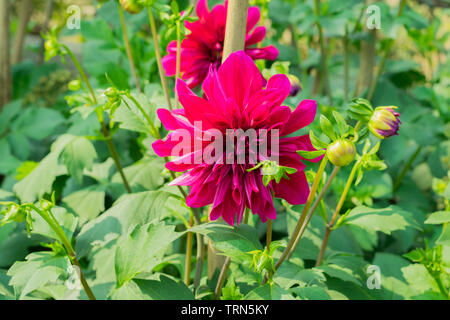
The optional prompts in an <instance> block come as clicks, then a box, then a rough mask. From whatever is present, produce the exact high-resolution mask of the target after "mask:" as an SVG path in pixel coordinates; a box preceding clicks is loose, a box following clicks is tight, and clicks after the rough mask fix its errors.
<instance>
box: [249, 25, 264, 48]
mask: <svg viewBox="0 0 450 320" xmlns="http://www.w3.org/2000/svg"><path fill="white" fill-rule="evenodd" d="M265 36H266V27H263V26H259V27H256V28H255V30H253V31H252V32H251V33H249V34H248V35H247V37H246V39H245V46H246V47H247V46H251V45H254V44H256V43H258V42H261V41H263V40H264V37H265Z"/></svg>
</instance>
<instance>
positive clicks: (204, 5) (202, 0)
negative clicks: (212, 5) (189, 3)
mask: <svg viewBox="0 0 450 320" xmlns="http://www.w3.org/2000/svg"><path fill="white" fill-rule="evenodd" d="M195 13H197V17H199V19H200V20H202V21H204V20H205V19H206V17H207V15H208V14H209V10H208V1H207V0H198V3H197V6H196V7H195Z"/></svg>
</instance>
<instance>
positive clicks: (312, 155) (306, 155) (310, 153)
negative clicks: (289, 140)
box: [297, 150, 327, 159]
mask: <svg viewBox="0 0 450 320" xmlns="http://www.w3.org/2000/svg"><path fill="white" fill-rule="evenodd" d="M325 152H327V151H326V150H316V151H306V150H299V151H297V153H298V154H299V155H301V156H302V157H303V158H305V159H314V158H317V157H320V156H321V155H323V154H325Z"/></svg>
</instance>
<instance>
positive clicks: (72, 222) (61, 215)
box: [31, 207, 78, 241]
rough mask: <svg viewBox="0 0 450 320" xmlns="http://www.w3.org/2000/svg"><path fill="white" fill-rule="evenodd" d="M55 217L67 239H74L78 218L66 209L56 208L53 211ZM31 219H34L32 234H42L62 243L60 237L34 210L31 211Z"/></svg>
mask: <svg viewBox="0 0 450 320" xmlns="http://www.w3.org/2000/svg"><path fill="white" fill-rule="evenodd" d="M52 213H53V216H54V217H55V219H56V220H57V221H58V223H59V225H60V226H61V227H62V228H63V230H64V233H65V234H66V236H67V238H68V239H69V240H70V239H72V235H73V233H74V232H75V229H76V227H77V224H78V218H76V217H75V216H74V215H72V214H70V213H68V212H67V211H66V209H64V208H58V207H55V208H53V209H52ZM31 217H32V219H33V230H32V233H35V234H40V235H43V236H46V237H49V238H51V239H55V240H58V241H60V239H59V237H58V235H57V234H56V233H55V231H53V229H52V228H51V227H50V226H49V225H48V223H47V222H46V221H45V220H44V219H43V218H42V217H41V216H40V215H39V214H38V213H36V212H35V211H34V210H32V211H31Z"/></svg>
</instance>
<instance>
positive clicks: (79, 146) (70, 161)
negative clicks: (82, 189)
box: [62, 137, 97, 183]
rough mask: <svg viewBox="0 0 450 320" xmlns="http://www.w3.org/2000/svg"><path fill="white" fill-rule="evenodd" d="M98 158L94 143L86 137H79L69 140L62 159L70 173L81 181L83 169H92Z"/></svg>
mask: <svg viewBox="0 0 450 320" xmlns="http://www.w3.org/2000/svg"><path fill="white" fill-rule="evenodd" d="M96 158H97V152H96V151H95V148H94V146H93V145H92V143H91V142H90V141H89V140H88V139H86V138H85V137H77V138H75V139H73V140H72V141H71V142H69V143H68V144H67V145H66V146H65V148H64V151H63V152H62V161H63V163H64V164H65V165H66V167H67V171H68V172H69V174H70V175H72V176H74V177H75V179H76V180H77V181H78V182H79V183H81V182H82V181H83V170H84V169H85V168H86V169H87V170H90V169H91V168H92V164H93V163H94V160H95V159H96Z"/></svg>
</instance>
